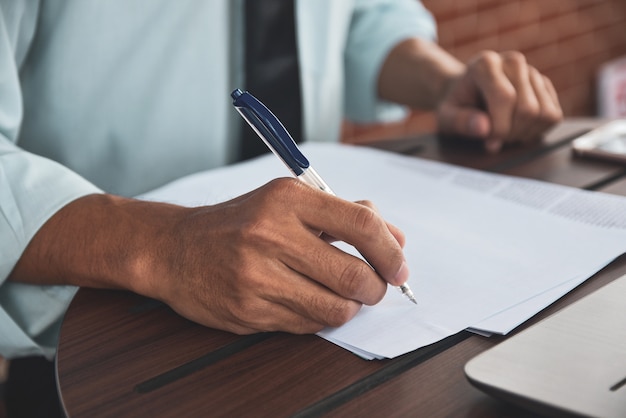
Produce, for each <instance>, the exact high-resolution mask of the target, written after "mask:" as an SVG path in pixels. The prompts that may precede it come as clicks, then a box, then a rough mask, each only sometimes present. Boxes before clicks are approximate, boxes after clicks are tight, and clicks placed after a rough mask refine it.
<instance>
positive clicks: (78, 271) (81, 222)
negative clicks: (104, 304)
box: [9, 194, 185, 297]
mask: <svg viewBox="0 0 626 418" xmlns="http://www.w3.org/2000/svg"><path fill="white" fill-rule="evenodd" d="M184 210H185V208H182V207H178V206H174V205H166V204H160V203H152V202H142V201H138V200H134V199H128V198H122V197H118V196H112V195H106V194H94V195H88V196H84V197H82V198H79V199H77V200H75V201H73V202H71V203H69V204H68V205H66V206H65V207H63V208H62V209H61V210H59V211H58V212H57V213H56V214H54V215H53V216H52V217H51V218H50V219H49V220H48V221H47V222H46V223H45V224H44V225H43V226H42V227H41V228H40V230H39V231H38V232H37V233H36V234H35V236H34V237H33V239H32V240H31V242H30V243H29V244H28V246H27V247H26V249H25V251H24V253H23V254H22V256H21V258H20V260H18V263H17V265H16V266H15V268H14V269H13V272H12V273H11V275H10V276H9V279H10V280H13V281H21V282H26V283H33V284H40V285H48V284H68V285H74V286H82V287H94V288H110V289H125V290H131V291H133V292H136V293H139V294H143V295H145V296H149V297H156V296H158V295H159V292H160V289H159V286H160V285H161V284H160V283H157V282H156V281H155V280H153V277H154V275H153V273H154V270H155V265H156V261H157V260H158V254H159V250H158V245H157V244H158V242H159V235H160V234H161V233H162V231H163V230H164V229H166V228H167V225H168V224H170V223H171V219H173V218H172V215H175V214H176V213H179V212H180V211H184Z"/></svg>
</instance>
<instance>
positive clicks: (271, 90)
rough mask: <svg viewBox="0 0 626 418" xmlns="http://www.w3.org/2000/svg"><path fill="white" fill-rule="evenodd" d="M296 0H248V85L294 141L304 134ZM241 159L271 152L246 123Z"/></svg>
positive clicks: (246, 20)
mask: <svg viewBox="0 0 626 418" xmlns="http://www.w3.org/2000/svg"><path fill="white" fill-rule="evenodd" d="M294 2H295V0H245V1H244V4H245V12H244V22H245V31H246V37H245V42H246V44H245V58H244V59H245V72H246V74H245V77H246V83H245V88H246V90H248V91H249V92H250V93H251V94H252V95H254V96H255V97H256V98H257V99H259V100H260V101H262V102H263V103H264V104H265V105H266V106H267V107H268V108H269V109H270V110H271V111H272V112H273V113H274V114H275V115H276V116H277V117H278V119H280V121H281V122H282V123H283V125H285V128H287V131H289V133H290V134H291V136H292V137H293V139H294V140H296V141H299V140H300V138H301V137H302V113H301V112H302V110H301V108H302V105H301V98H300V74H299V66H298V54H297V45H296V24H295V12H294ZM244 125H245V126H243V128H242V133H241V148H240V154H239V156H240V159H241V160H245V159H248V158H252V157H255V156H257V155H260V154H263V153H265V152H267V151H268V148H267V146H266V145H265V144H264V143H263V141H262V140H261V139H260V138H259V137H258V136H257V134H256V133H255V132H254V131H253V130H252V129H251V128H250V127H249V126H248V124H247V123H244Z"/></svg>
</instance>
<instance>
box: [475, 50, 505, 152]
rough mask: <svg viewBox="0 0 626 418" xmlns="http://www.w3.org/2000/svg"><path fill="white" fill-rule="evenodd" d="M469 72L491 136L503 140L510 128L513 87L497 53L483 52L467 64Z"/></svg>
mask: <svg viewBox="0 0 626 418" xmlns="http://www.w3.org/2000/svg"><path fill="white" fill-rule="evenodd" d="M469 71H470V74H471V75H472V76H473V77H474V82H475V83H476V86H477V87H478V90H479V91H480V93H481V95H482V97H483V99H484V101H485V103H486V106H487V112H488V114H489V117H490V118H491V134H490V135H489V136H490V137H491V138H495V139H500V140H503V139H504V138H506V137H507V136H508V134H509V132H510V131H511V128H512V120H513V113H514V111H515V102H516V92H515V87H514V86H513V84H512V83H511V81H510V80H509V78H508V77H507V76H506V74H505V73H504V69H503V63H502V58H501V57H500V55H499V54H497V53H495V52H492V51H486V52H483V53H482V54H481V55H480V56H479V57H478V58H477V59H476V60H475V61H474V62H472V63H471V64H470V66H469Z"/></svg>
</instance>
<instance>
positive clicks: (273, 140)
mask: <svg viewBox="0 0 626 418" xmlns="http://www.w3.org/2000/svg"><path fill="white" fill-rule="evenodd" d="M230 95H231V97H232V99H233V105H234V106H235V109H237V111H238V112H239V114H240V115H241V116H242V117H243V118H244V119H245V120H246V122H248V124H249V125H250V127H251V128H252V129H254V131H255V132H256V133H257V134H258V135H259V137H260V138H261V139H262V140H263V142H265V144H266V145H267V146H268V148H269V149H270V150H271V151H272V152H273V153H274V154H275V155H276V156H277V157H278V158H280V160H281V161H282V162H283V163H285V165H286V166H287V168H289V170H291V172H292V173H293V175H294V176H296V178H297V179H299V180H302V181H303V182H305V183H307V184H309V185H310V186H313V187H315V188H318V189H320V190H322V191H324V192H326V193H329V194H332V195H333V196H336V195H335V193H334V192H333V191H332V190H331V188H330V187H329V186H328V185H327V184H326V182H325V181H324V180H322V178H321V177H320V176H319V175H318V174H317V172H316V171H315V170H314V169H313V167H311V165H310V163H309V160H307V158H306V157H305V156H304V155H303V154H302V152H301V151H300V149H299V148H298V146H297V145H296V143H295V141H294V140H293V138H292V137H291V135H289V132H287V129H285V127H284V126H283V124H282V123H281V122H280V121H279V120H278V118H277V117H276V116H275V115H274V114H273V113H272V112H271V111H270V110H269V109H268V108H267V107H266V106H265V105H264V104H263V103H261V102H260V101H259V100H258V99H257V98H256V97H254V96H253V95H252V94H250V93H248V92H247V91H246V92H244V91H241V90H240V89H235V90H233V92H232V93H231V94H230ZM398 289H399V290H400V292H402V294H403V295H404V296H406V297H407V298H408V299H409V300H410V301H411V302H413V303H415V304H416V305H417V301H416V300H415V296H414V295H413V292H412V291H411V288H410V287H409V285H408V284H406V283H405V284H403V285H400V286H399V287H398Z"/></svg>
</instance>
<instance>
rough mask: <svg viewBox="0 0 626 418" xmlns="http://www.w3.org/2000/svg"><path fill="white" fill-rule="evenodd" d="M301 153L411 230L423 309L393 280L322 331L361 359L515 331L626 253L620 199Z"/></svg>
mask: <svg viewBox="0 0 626 418" xmlns="http://www.w3.org/2000/svg"><path fill="white" fill-rule="evenodd" d="M302 151H303V153H304V154H305V155H306V156H307V157H308V159H309V160H310V162H311V164H312V166H314V167H315V169H316V171H317V172H318V173H319V174H320V175H321V177H322V178H323V179H324V180H325V181H326V182H327V183H328V184H329V185H330V187H331V188H332V189H333V190H334V191H335V193H337V195H338V196H341V197H343V198H345V199H347V200H353V201H356V200H363V199H367V200H371V201H372V202H373V203H374V204H375V205H376V206H377V208H378V209H379V211H380V212H381V214H382V215H383V216H384V218H385V219H386V220H387V221H389V222H391V223H393V224H395V225H397V226H398V227H400V229H402V231H403V232H404V233H405V235H406V246H405V255H406V258H407V262H408V264H409V268H410V271H411V277H410V279H409V285H410V286H411V288H412V290H413V293H414V294H415V296H416V298H417V301H418V305H417V306H415V305H414V304H412V303H410V302H409V301H408V300H407V299H405V298H404V297H403V296H402V295H401V294H400V293H399V292H398V291H397V290H396V289H395V288H392V287H389V289H388V291H387V294H386V296H385V298H384V299H383V301H382V302H380V303H379V304H377V305H376V306H365V307H363V308H362V309H361V311H360V312H359V313H358V314H357V316H356V317H355V318H354V319H353V320H352V321H350V322H349V323H347V324H346V325H344V326H342V327H340V328H333V329H325V330H323V331H322V332H320V333H319V335H320V336H321V337H323V338H325V339H327V340H328V341H331V342H333V343H335V344H337V345H339V346H341V347H344V348H346V349H348V350H351V351H352V352H354V353H355V354H357V355H359V356H361V357H363V358H367V359H380V358H393V357H396V356H399V355H401V354H404V353H407V352H410V351H413V350H415V349H417V348H420V347H423V346H426V345H429V344H432V343H434V342H437V341H439V340H442V339H444V338H446V337H448V336H450V335H453V334H456V333H457V332H459V331H462V330H464V329H469V330H472V331H474V332H478V333H480V334H483V335H490V334H494V333H495V334H506V333H508V332H509V331H511V330H512V329H513V328H515V327H516V326H518V325H519V324H521V323H522V322H524V321H525V320H527V319H528V318H530V317H531V316H533V315H534V314H535V313H537V312H538V311H540V310H541V309H543V308H544V307H546V306H548V305H549V304H550V303H552V302H554V301H555V300H556V299H558V298H559V297H561V296H562V295H564V294H566V293H567V292H568V291H570V290H571V289H573V288H574V287H576V286H577V285H579V284H580V283H582V282H583V281H584V280H586V279H587V278H589V277H590V276H591V275H593V274H594V273H596V272H597V271H598V270H600V269H601V268H602V267H604V266H605V265H607V264H608V263H610V262H611V261H612V260H614V259H615V258H616V257H618V256H619V255H621V254H622V253H624V252H625V250H626V198H622V197H620V196H613V195H608V194H603V193H598V192H589V191H583V190H578V189H575V188H570V187H564V186H559V185H554V184H550V183H544V182H539V181H535V180H528V179H521V178H516V177H510V176H504V175H499V174H491V173H486V172H481V171H477V170H472V169H466V168H461V167H457V166H452V165H448V164H444V163H439V162H434V161H428V160H422V159H418V158H414V157H406V156H402V155H398V154H393V153H390V152H385V151H379V150H374V149H370V148H365V147H357V146H348V145H340V144H306V145H304V146H303V147H302ZM288 176H289V171H287V168H286V167H285V166H284V165H283V164H282V163H281V162H280V161H279V160H278V159H277V158H276V157H275V156H274V155H271V154H269V155H266V156H264V157H260V158H257V159H255V160H251V161H248V162H244V163H240V164H237V165H233V166H229V167H224V168H221V169H217V170H212V171H208V172H204V173H199V174H195V175H192V176H188V177H186V178H183V179H181V180H178V181H175V182H173V183H171V184H168V185H166V186H164V187H162V188H159V189H157V190H154V191H152V192H150V193H147V194H145V195H143V196H140V198H142V199H149V200H156V201H166V202H170V203H177V204H182V205H187V206H198V205H207V204H213V203H218V202H222V201H225V200H228V199H231V198H234V197H236V196H238V195H241V194H243V193H246V192H248V191H250V190H252V189H255V188H257V187H259V186H261V185H263V184H265V183H266V182H268V181H270V180H272V179H274V178H276V177H288ZM337 245H338V246H339V247H340V248H342V249H343V250H345V251H348V252H351V253H352V254H355V255H358V253H357V252H356V251H355V250H354V249H353V248H352V247H350V246H348V245H346V244H341V243H340V244H337Z"/></svg>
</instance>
